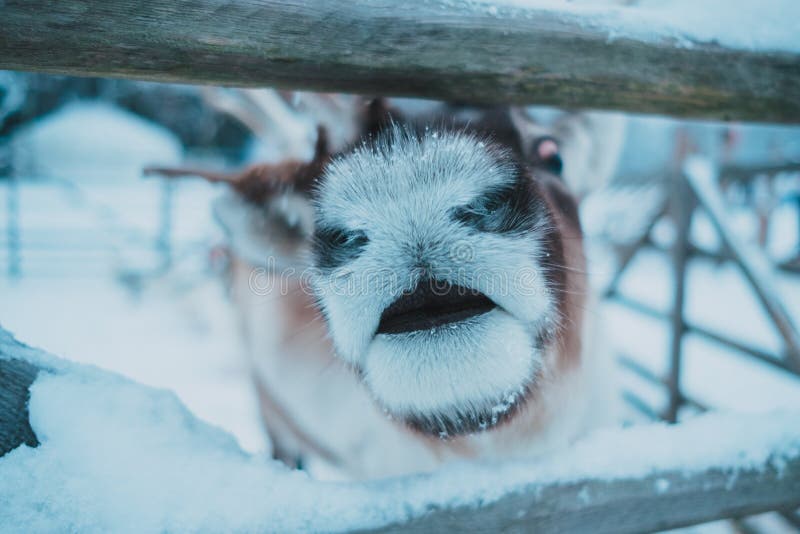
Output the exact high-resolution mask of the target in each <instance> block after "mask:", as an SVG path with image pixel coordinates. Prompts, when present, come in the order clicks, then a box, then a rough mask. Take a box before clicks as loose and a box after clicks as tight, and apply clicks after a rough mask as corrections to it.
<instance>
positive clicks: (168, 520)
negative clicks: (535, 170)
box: [0, 329, 800, 533]
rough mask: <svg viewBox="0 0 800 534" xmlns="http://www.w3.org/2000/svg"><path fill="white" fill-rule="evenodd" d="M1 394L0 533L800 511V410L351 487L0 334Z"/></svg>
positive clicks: (572, 523) (388, 526) (654, 526)
mask: <svg viewBox="0 0 800 534" xmlns="http://www.w3.org/2000/svg"><path fill="white" fill-rule="evenodd" d="M20 385H22V387H20ZM8 386H11V387H8ZM3 391H5V392H16V393H14V394H13V395H10V394H7V393H6V394H4V396H0V410H4V411H5V413H4V412H2V411H0V425H2V426H0V436H3V437H4V442H3V443H4V449H3V450H0V502H1V503H3V505H2V507H0V531H9V532H15V531H17V532H19V531H92V532H94V531H108V530H113V531H115V532H120V531H121V532H126V531H131V532H164V531H166V532H185V531H189V532H194V531H212V532H214V531H236V532H239V531H246V532H265V531H296V530H300V531H314V532H317V531H383V532H386V531H395V530H404V531H439V530H443V529H454V530H464V529H467V528H469V529H472V530H475V529H478V530H485V531H536V532H564V531H568V532H572V531H587V530H588V531H591V532H615V533H619V532H640V531H652V530H658V529H666V528H671V527H677V526H681V525H689V524H693V523H698V522H702V521H707V520H711V519H716V518H721V517H733V516H740V515H742V514H750V513H758V512H761V511H766V510H770V509H776V508H788V507H793V506H798V505H800V413H776V414H772V415H770V416H752V415H750V416H745V415H739V416H734V415H719V414H718V415H710V416H704V417H699V418H697V419H694V420H691V421H689V422H687V423H683V424H681V425H679V426H672V427H669V426H665V425H646V426H640V427H633V428H628V429H625V430H609V431H605V432H601V433H598V434H596V435H593V436H590V437H589V438H587V439H585V440H583V441H580V442H578V443H576V444H575V445H574V446H573V447H572V448H570V449H569V450H565V451H562V452H560V453H557V454H553V455H550V456H548V457H546V458H540V459H538V460H526V461H513V462H504V463H496V464H466V463H465V464H461V465H453V466H450V467H447V468H445V469H443V470H442V471H440V472H438V473H433V474H427V475H416V476H409V477H404V478H395V479H388V480H382V481H373V482H365V483H349V484H348V483H333V482H319V481H314V480H311V479H309V478H308V477H307V476H305V475H304V474H303V473H300V472H295V471H290V470H288V469H286V468H284V467H282V466H280V465H278V464H277V463H275V462H273V461H271V460H267V459H264V458H259V457H253V456H249V455H247V454H245V453H244V452H242V451H241V449H239V447H238V445H237V444H236V442H235V440H234V439H233V438H231V437H230V436H228V435H227V434H225V433H224V432H222V431H221V430H219V429H217V428H214V427H211V426H210V425H207V424H205V423H203V422H201V421H199V420H197V419H196V418H195V417H194V416H193V415H192V414H191V413H189V412H188V410H186V408H185V407H184V406H183V405H182V404H180V402H179V401H178V400H177V399H176V397H175V396H174V395H173V394H171V393H169V392H166V391H162V390H156V389H152V388H148V387H145V386H142V385H139V384H136V383H133V382H131V381H129V380H127V379H124V378H122V377H120V376H118V375H115V374H113V373H109V372H105V371H102V370H100V369H96V368H93V367H89V366H82V365H78V364H72V363H69V362H66V361H64V360H60V359H58V358H55V357H53V356H49V355H47V354H45V353H43V352H41V351H38V350H35V349H31V348H29V347H26V346H24V345H21V344H19V343H18V342H16V341H15V340H14V339H13V338H12V337H11V336H10V334H8V333H7V332H5V331H3V330H2V329H0V392H3ZM28 395H30V400H29V402H28V403H27V409H26V407H25V399H27V398H28ZM14 396H15V397H16V398H12V397H14ZM20 399H22V401H21V402H20ZM8 410H12V413H8ZM28 425H30V426H28ZM31 432H35V435H36V438H38V441H37V439H36V438H33V437H32V436H31V435H30V434H31ZM14 436H16V437H15V438H14ZM9 437H11V438H10V439H16V440H17V443H15V444H11V445H9V444H10V440H9V439H6V438H9ZM23 442H24V443H27V445H22V443H23ZM12 449H13V450H12ZM6 451H10V452H6Z"/></svg>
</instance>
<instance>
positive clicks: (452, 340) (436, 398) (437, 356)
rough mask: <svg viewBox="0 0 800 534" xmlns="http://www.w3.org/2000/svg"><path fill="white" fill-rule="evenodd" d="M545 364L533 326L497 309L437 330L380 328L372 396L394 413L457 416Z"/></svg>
mask: <svg viewBox="0 0 800 534" xmlns="http://www.w3.org/2000/svg"><path fill="white" fill-rule="evenodd" d="M540 364H541V359H540V356H539V354H538V353H537V352H536V351H535V349H534V348H533V346H532V340H531V335H530V334H529V333H528V332H527V330H526V328H525V327H524V326H523V325H522V324H521V323H520V322H519V321H517V320H516V319H514V318H513V317H511V316H510V315H509V314H507V313H506V312H504V311H502V310H499V309H495V310H492V311H490V312H489V313H486V314H484V315H481V316H478V317H474V318H471V319H469V320H466V321H461V322H459V323H455V324H452V325H444V326H442V327H439V328H435V329H433V330H427V331H421V332H411V333H403V334H392V335H387V334H380V335H378V336H376V337H375V340H374V341H373V342H372V344H371V345H370V348H369V352H368V355H367V358H366V359H365V363H364V368H363V369H364V380H365V382H366V383H367V385H368V386H369V388H370V390H371V391H372V394H373V396H374V397H375V399H376V400H377V401H378V402H379V404H381V405H382V406H383V407H384V408H385V409H386V410H388V411H389V412H390V413H392V414H393V415H396V416H400V417H402V416H404V415H419V414H431V413H433V414H440V415H444V416H451V417H453V418H455V417H457V416H459V415H461V414H465V413H469V412H472V413H475V414H483V413H485V412H487V411H490V410H491V409H492V407H493V405H494V404H496V403H497V402H498V399H500V398H503V397H506V396H509V395H516V394H519V393H521V392H522V390H523V389H524V387H525V385H526V384H527V383H528V382H530V380H531V379H532V378H533V376H534V374H535V372H536V369H537V368H538V367H539V365H540Z"/></svg>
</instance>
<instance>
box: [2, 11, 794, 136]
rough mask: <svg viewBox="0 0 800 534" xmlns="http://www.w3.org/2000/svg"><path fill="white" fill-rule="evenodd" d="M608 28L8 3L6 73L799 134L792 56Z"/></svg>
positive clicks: (502, 19)
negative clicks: (666, 119) (616, 116)
mask: <svg viewBox="0 0 800 534" xmlns="http://www.w3.org/2000/svg"><path fill="white" fill-rule="evenodd" d="M627 9H637V8H633V7H631V8H627ZM604 15H607V16H604V17H598V16H597V13H588V14H582V13H580V12H572V13H570V12H563V11H557V10H553V9H543V8H536V7H518V6H502V5H500V6H496V5H490V4H481V3H478V2H468V1H460V0H456V1H452V0H430V1H426V0H410V1H407V2H394V1H390V0H371V1H366V0H362V1H349V0H326V1H322V0H316V1H306V0H136V1H134V0H4V1H3V2H0V20H2V21H3V22H2V31H0V68H5V69H15V70H31V71H40V72H51V73H62V74H72V75H80V76H111V77H125V78H138V79H145V80H154V81H169V82H189V83H204V84H223V85H233V86H274V87H281V88H292V89H308V90H316V91H337V92H352V93H360V94H383V95H393V96H417V97H430V98H437V99H447V100H457V101H471V102H479V103H482V102H486V103H489V102H512V103H536V104H549V105H556V106H561V107H569V108H598V109H616V110H623V111H631V112H643V113H661V114H668V115H674V116H681V117H704V118H714V119H736V120H750V121H765V122H794V123H797V122H800V54H798V52H797V50H781V49H767V50H752V49H746V48H735V47H731V46H724V45H721V44H718V43H715V42H713V40H712V42H703V41H700V40H699V39H697V38H693V37H692V36H691V35H690V34H680V33H678V34H677V35H676V34H675V33H674V32H673V33H670V32H668V31H663V30H662V29H660V28H658V27H655V26H654V27H653V29H652V32H651V31H649V28H648V32H647V35H645V32H641V31H639V32H632V33H630V34H628V33H626V32H625V31H624V30H623V31H621V32H620V30H619V28H618V27H616V26H615V25H616V24H617V23H618V22H620V21H623V22H624V20H623V19H625V13H624V12H620V11H619V10H618V11H615V12H609V13H605V14H604ZM787 16H789V15H787ZM618 19H619V20H618ZM742 19H743V20H742V24H743V25H749V24H750V23H751V21H749V20H746V19H745V17H742ZM627 20H628V24H629V25H630V18H629V19H627Z"/></svg>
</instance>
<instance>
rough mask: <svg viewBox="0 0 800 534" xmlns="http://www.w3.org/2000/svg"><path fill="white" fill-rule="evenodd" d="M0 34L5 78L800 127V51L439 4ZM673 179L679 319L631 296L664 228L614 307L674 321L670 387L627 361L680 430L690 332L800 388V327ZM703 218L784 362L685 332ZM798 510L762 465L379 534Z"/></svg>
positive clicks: (100, 2) (715, 209)
mask: <svg viewBox="0 0 800 534" xmlns="http://www.w3.org/2000/svg"><path fill="white" fill-rule="evenodd" d="M0 20H2V21H3V23H2V26H3V27H2V30H1V31H0V68H5V69H15V70H29V71H38V72H48V73H59V74H70V75H81V76H110V77H125V78H136V79H143V80H154V81H169V82H186V83H199V84H222V85H231V86H273V87H279V88H291V89H308V90H316V91H331V92H333V91H335V92H352V93H359V94H381V95H388V96H415V97H428V98H436V99H445V100H457V101H464V102H475V103H496V102H503V103H509V102H512V103H520V104H523V103H524V104H545V105H555V106H561V107H568V108H576V107H581V108H598V109H609V110H620V111H626V112H636V113H660V114H667V115H672V116H676V117H687V118H711V119H722V120H728V119H730V120H744V121H763V122H780V123H800V51H797V50H788V51H787V50H772V49H748V48H737V47H732V46H726V45H723V44H720V43H717V42H704V41H701V40H699V39H695V38H692V37H691V36H689V37H681V38H676V37H675V36H670V35H658V34H657V35H655V36H653V37H649V38H644V37H641V36H636V35H621V36H615V35H613V33H614V29H613V27H612V26H611V25H607V24H605V23H602V22H601V23H598V22H597V21H594V20H592V19H591V17H590V16H588V15H581V14H580V13H577V12H572V13H561V12H558V11H554V10H551V9H543V8H537V7H521V6H495V5H491V4H485V5H484V4H477V3H471V2H458V1H454V2H446V1H438V0H437V1H424V0H411V1H408V2H403V3H397V2H390V1H388V0H375V1H369V2H367V1H355V2H351V1H347V0H331V1H325V2H323V1H319V0H315V1H301V0H191V1H190V0H174V1H166V0H142V1H136V2H134V1H131V0H70V1H57V0H0ZM745 22H747V23H748V24H749V23H751V22H752V21H745ZM722 172H723V173H724V172H725V170H723V171H722ZM731 172H733V171H732V170H731ZM675 178H676V179H675V180H672V182H673V184H674V188H675V190H674V192H673V194H672V195H671V197H670V199H669V200H667V201H666V203H665V205H664V206H663V209H661V210H659V212H658V215H659V216H661V215H663V214H664V213H667V212H669V213H671V214H672V215H673V216H674V218H675V221H676V222H677V226H678V229H679V231H678V232H677V239H676V241H675V243H674V247H673V250H672V252H671V253H672V258H673V264H674V280H675V287H676V291H675V293H674V300H673V311H672V313H671V314H670V315H669V316H667V317H664V316H663V314H661V313H660V312H658V311H656V310H652V309H650V308H648V307H647V306H645V305H643V304H641V303H637V302H633V301H627V300H626V299H623V298H622V297H620V296H619V295H618V294H616V292H615V288H616V282H618V280H619V278H620V276H621V274H622V272H623V270H624V268H625V266H626V265H627V264H628V263H629V262H630V260H631V259H632V258H633V256H634V255H635V253H636V250H638V249H639V248H641V247H642V246H645V245H647V244H648V243H649V242H648V238H647V234H648V233H649V228H648V229H647V230H648V232H646V233H645V234H644V235H643V236H642V238H641V239H640V240H639V241H638V242H637V243H634V244H633V246H631V247H629V249H627V250H626V251H625V252H624V253H623V256H622V261H621V267H620V271H619V273H618V275H617V276H616V277H615V280H614V282H612V285H611V287H610V289H609V296H611V297H613V298H616V299H618V300H620V301H622V302H624V303H626V304H627V305H629V306H632V307H634V308H636V309H638V310H639V311H641V312H644V313H647V314H650V315H655V316H659V317H664V318H666V319H668V320H669V321H671V324H672V332H673V335H672V344H671V366H670V371H669V374H668V376H665V377H660V376H655V375H653V374H652V373H651V372H650V371H648V370H647V369H644V368H642V367H641V366H638V365H637V364H636V363H635V362H633V361H632V360H629V359H624V358H623V360H622V363H623V365H624V366H626V367H628V368H629V369H630V370H632V371H633V372H636V373H638V374H639V375H640V376H643V377H645V378H646V379H648V380H651V381H653V382H656V383H659V384H662V385H664V386H665V387H667V388H668V390H669V392H670V400H669V406H668V407H667V409H666V411H665V412H663V413H654V414H653V415H655V416H657V417H661V418H664V419H666V420H669V421H676V420H677V414H678V411H679V410H680V408H681V407H682V406H686V405H690V406H693V407H694V408H696V409H698V410H704V409H705V408H706V407H704V406H702V405H701V404H700V403H699V402H696V401H694V400H692V399H690V398H688V397H687V396H686V395H685V394H684V393H683V392H682V390H681V387H680V368H681V344H682V339H683V336H684V334H686V333H687V332H693V333H696V334H700V335H701V336H705V337H707V338H709V339H712V340H715V341H716V342H719V343H722V344H725V345H727V346H729V347H731V348H733V349H734V350H738V351H741V352H745V353H747V354H749V355H751V356H752V357H754V358H757V359H759V360H760V361H763V362H765V363H767V364H769V365H773V366H775V367H778V368H780V369H782V370H784V371H786V372H789V373H793V374H795V375H800V336H798V331H797V328H796V326H795V325H794V324H793V322H792V320H791V317H789V315H788V314H787V313H786V311H785V309H784V308H783V306H782V305H781V304H780V300H779V299H778V298H777V297H776V295H775V292H774V291H773V290H771V289H770V288H769V284H768V282H767V280H766V277H765V276H764V267H763V265H761V264H760V263H761V262H760V260H759V259H758V258H759V256H758V255H757V254H755V255H753V253H752V252H751V251H749V250H747V251H746V250H744V249H743V247H742V246H741V244H740V243H738V241H737V239H736V238H735V236H733V235H731V234H730V233H729V232H728V231H727V230H726V226H725V225H724V224H723V222H722V221H723V219H724V214H723V213H722V210H721V205H720V202H719V198H718V197H717V196H716V193H715V192H714V190H713V189H712V188H709V187H707V183H708V182H709V181H713V180H714V178H715V174H714V171H713V170H710V167H709V166H708V165H707V162H706V163H703V162H698V161H694V162H691V163H690V164H689V165H687V167H686V168H685V169H684V171H683V172H682V173H679V175H678V176H676V177H675ZM696 208H701V209H703V210H704V211H705V212H706V213H707V214H708V215H709V216H710V218H711V221H712V223H713V224H714V227H715V229H716V230H717V233H718V234H719V236H720V238H721V240H722V242H723V249H722V250H720V251H718V252H717V253H716V254H717V255H722V256H724V257H726V258H730V259H732V260H733V261H735V263H736V264H737V265H738V266H739V267H740V268H741V270H742V273H743V274H744V275H745V277H746V278H747V280H748V281H749V283H750V285H751V286H752V287H753V288H754V289H755V291H756V293H757V295H758V296H759V300H760V302H761V304H762V305H763V307H764V310H765V312H766V313H767V315H768V316H769V317H770V318H771V320H772V322H773V323H774V324H775V325H776V327H777V329H778V331H779V333H780V336H781V339H782V340H783V342H784V346H785V353H784V354H781V355H775V354H768V353H765V352H763V351H761V350H759V349H757V348H755V347H750V346H745V345H744V344H742V343H740V342H737V341H734V340H730V339H726V338H724V337H723V336H720V335H719V334H717V333H714V332H711V331H708V330H705V329H703V328H701V327H699V326H695V325H691V324H688V323H687V322H686V320H685V318H684V316H683V300H684V284H685V271H686V264H687V260H688V258H689V257H690V256H691V255H693V254H700V253H702V251H697V250H694V249H693V246H692V244H691V243H690V242H689V239H688V224H689V221H690V219H691V215H692V212H693V210H694V209H696ZM654 223H655V219H654V220H653V224H654ZM651 226H652V225H651ZM10 357H11V356H9V355H2V354H0V445H1V447H0V456H2V454H3V453H5V452H6V451H7V450H10V449H11V448H13V447H16V446H18V445H20V444H22V443H27V444H29V445H35V444H36V443H37V439H36V436H35V434H33V431H32V430H31V429H30V425H29V424H28V420H27V412H26V409H25V402H26V398H27V394H28V393H27V391H28V386H29V385H30V384H31V383H32V382H33V381H34V380H35V377H36V375H37V373H38V372H40V369H38V368H37V367H36V365H34V364H31V363H29V362H24V361H22V360H15V359H9V358H10ZM45 371H46V370H45ZM655 480H668V481H670V482H671V483H673V484H672V486H673V487H675V488H679V491H675V492H667V493H666V494H663V493H661V492H658V491H657V490H656V489H655V488H656V487H657V486H658V485H657V484H654V481H655ZM587 487H589V488H592V493H593V494H594V495H599V496H601V497H600V498H599V499H598V500H596V501H594V502H593V504H592V505H585V503H582V501H581V492H582V491H585V488H587ZM797 506H800V457H794V458H791V459H789V460H788V461H787V464H786V465H785V466H784V469H783V470H782V472H781V473H780V474H779V473H777V472H776V471H775V470H774V469H772V468H771V467H770V466H764V469H762V470H755V471H745V472H742V473H739V474H738V475H737V477H736V478H735V480H734V481H733V482H731V479H730V477H729V476H727V474H726V473H724V472H720V471H719V470H714V469H711V470H709V471H706V472H699V473H692V474H689V475H687V474H686V473H684V472H681V471H680V468H679V466H674V469H671V470H670V469H666V470H664V471H663V472H657V473H653V474H652V475H650V476H648V477H647V478H645V479H637V480H633V479H624V478H623V479H617V480H611V481H609V480H592V479H587V480H581V481H580V482H576V483H570V484H565V485H555V486H548V487H542V486H536V485H530V486H529V487H527V488H525V489H524V490H523V491H521V492H516V493H513V494H509V495H507V496H505V497H503V498H501V499H499V500H497V501H493V502H492V503H489V504H486V505H485V506H477V507H475V506H456V507H454V508H444V509H441V508H440V509H432V510H429V511H427V512H426V513H424V514H421V515H419V516H417V517H414V518H412V519H411V520H410V521H408V522H405V523H403V524H387V525H383V526H382V527H380V528H379V530H382V531H394V530H410V531H431V530H439V529H444V528H452V529H456V528H458V529H462V528H466V527H471V528H480V529H485V530H492V531H501V530H502V531H530V530H534V531H537V532H559V531H573V530H576V529H577V530H581V529H587V528H591V530H592V531H593V532H641V531H652V530H659V529H667V528H674V527H679V526H684V525H690V524H695V523H698V522H703V521H707V520H711V519H718V518H730V517H740V516H742V515H746V514H750V513H758V512H762V511H768V510H790V511H788V512H785V514H784V517H786V518H787V520H788V521H790V522H791V523H793V524H795V525H797V524H798V523H800V519H798V517H797V513H796V512H794V511H791V510H792V509H793V508H796V507H797ZM520 510H522V511H523V512H524V513H522V514H520V513H519V511H520Z"/></svg>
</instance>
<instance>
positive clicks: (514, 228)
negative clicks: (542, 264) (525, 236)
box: [451, 180, 532, 234]
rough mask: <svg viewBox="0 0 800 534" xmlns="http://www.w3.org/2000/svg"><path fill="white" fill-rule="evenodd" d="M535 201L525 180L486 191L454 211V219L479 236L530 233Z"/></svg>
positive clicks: (452, 214)
mask: <svg viewBox="0 0 800 534" xmlns="http://www.w3.org/2000/svg"><path fill="white" fill-rule="evenodd" d="M531 211H532V199H531V192H530V188H529V187H525V185H524V183H523V182H522V180H515V182H514V183H512V184H509V185H506V186H502V187H496V188H492V189H489V190H486V191H484V192H483V193H482V194H480V195H478V196H477V197H476V198H475V199H474V200H473V201H472V202H470V203H469V204H467V205H465V206H459V207H457V208H454V209H453V210H452V212H451V216H452V217H453V219H455V220H456V221H458V222H460V223H461V224H463V225H465V226H469V227H471V228H473V229H475V230H478V231H480V232H489V233H497V234H507V233H518V232H524V231H527V230H529V229H530V219H531Z"/></svg>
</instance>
